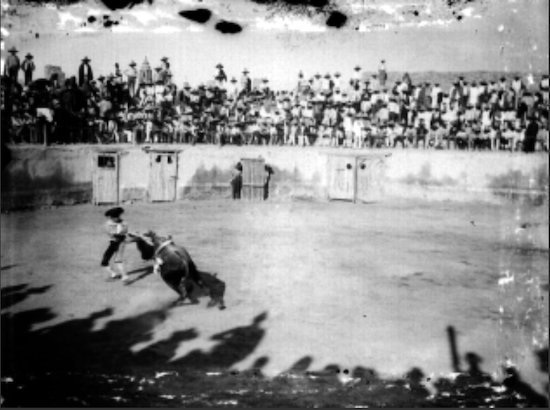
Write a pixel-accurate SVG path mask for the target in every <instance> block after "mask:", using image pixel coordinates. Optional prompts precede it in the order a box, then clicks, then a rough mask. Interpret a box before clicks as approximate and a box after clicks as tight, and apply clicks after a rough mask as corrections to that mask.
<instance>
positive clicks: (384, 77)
mask: <svg viewBox="0 0 550 410" xmlns="http://www.w3.org/2000/svg"><path fill="white" fill-rule="evenodd" d="M378 80H379V81H380V87H382V88H384V87H385V86H386V81H388V72H387V71H386V60H382V61H381V62H380V66H379V67H378Z"/></svg>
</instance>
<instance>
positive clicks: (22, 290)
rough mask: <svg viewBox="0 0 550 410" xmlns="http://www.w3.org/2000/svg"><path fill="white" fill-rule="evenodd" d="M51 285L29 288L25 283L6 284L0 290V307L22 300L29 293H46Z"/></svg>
mask: <svg viewBox="0 0 550 410" xmlns="http://www.w3.org/2000/svg"><path fill="white" fill-rule="evenodd" d="M51 287H52V286H51V285H48V286H41V287H33V288H29V285H27V284H21V285H14V286H6V287H5V288H2V289H1V290H0V292H1V306H2V309H7V308H9V307H10V306H13V305H15V304H17V303H20V302H23V301H24V300H25V299H27V298H28V297H29V296H31V295H38V294H42V293H46V292H47V291H48V290H49V289H50V288H51Z"/></svg>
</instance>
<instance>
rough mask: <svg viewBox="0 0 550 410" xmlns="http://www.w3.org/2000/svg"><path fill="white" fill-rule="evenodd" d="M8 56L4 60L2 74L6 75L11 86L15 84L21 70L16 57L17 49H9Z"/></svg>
mask: <svg viewBox="0 0 550 410" xmlns="http://www.w3.org/2000/svg"><path fill="white" fill-rule="evenodd" d="M8 51H9V55H8V57H7V58H6V65H5V66H4V74H5V75H7V76H8V77H9V78H10V80H11V81H12V83H13V84H16V83H17V77H18V75H19V69H20V68H21V62H20V60H19V57H18V56H17V53H18V51H17V49H16V48H15V47H12V48H10V49H9V50H8Z"/></svg>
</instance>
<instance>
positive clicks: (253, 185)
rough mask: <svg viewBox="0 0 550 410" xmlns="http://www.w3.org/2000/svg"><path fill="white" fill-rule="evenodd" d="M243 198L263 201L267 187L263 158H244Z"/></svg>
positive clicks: (242, 162) (242, 161)
mask: <svg viewBox="0 0 550 410" xmlns="http://www.w3.org/2000/svg"><path fill="white" fill-rule="evenodd" d="M241 164H242V166H243V190H242V198H243V199H246V200H249V201H262V200H263V199H264V188H265V177H266V170H265V160H264V159H262V158H252V159H250V158H243V159H242V160H241Z"/></svg>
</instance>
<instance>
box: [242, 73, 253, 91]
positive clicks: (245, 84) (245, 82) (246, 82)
mask: <svg viewBox="0 0 550 410" xmlns="http://www.w3.org/2000/svg"><path fill="white" fill-rule="evenodd" d="M248 74H250V72H249V71H248V70H247V69H246V68H245V69H244V70H243V75H242V76H241V93H242V92H244V93H246V94H249V93H250V91H252V80H251V79H250V77H249V76H248Z"/></svg>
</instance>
